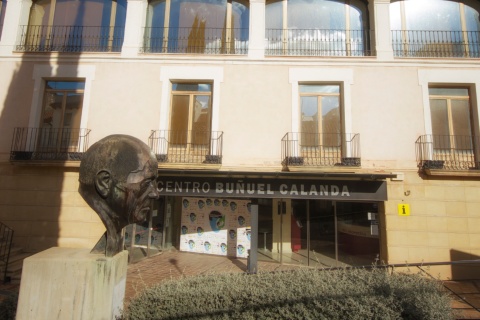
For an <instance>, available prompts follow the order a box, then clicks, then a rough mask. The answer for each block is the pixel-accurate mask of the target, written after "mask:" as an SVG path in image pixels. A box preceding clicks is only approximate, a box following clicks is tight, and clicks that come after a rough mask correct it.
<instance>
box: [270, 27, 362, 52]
mask: <svg viewBox="0 0 480 320" xmlns="http://www.w3.org/2000/svg"><path fill="white" fill-rule="evenodd" d="M265 37H266V44H265V55H273V56H283V55H287V56H335V57H337V56H340V57H351V56H370V55H371V50H370V31H368V30H330V29H267V30H266V34H265Z"/></svg>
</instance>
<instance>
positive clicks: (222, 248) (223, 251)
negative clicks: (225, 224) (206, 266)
mask: <svg viewBox="0 0 480 320" xmlns="http://www.w3.org/2000/svg"><path fill="white" fill-rule="evenodd" d="M220 250H222V253H225V252H227V244H226V243H222V244H221V245H220Z"/></svg>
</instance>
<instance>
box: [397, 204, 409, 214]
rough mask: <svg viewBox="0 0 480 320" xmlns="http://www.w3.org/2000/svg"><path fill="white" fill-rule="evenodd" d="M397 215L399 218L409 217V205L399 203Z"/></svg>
mask: <svg viewBox="0 0 480 320" xmlns="http://www.w3.org/2000/svg"><path fill="white" fill-rule="evenodd" d="M398 215H399V216H409V215H410V205H409V204H405V203H401V204H399V205H398Z"/></svg>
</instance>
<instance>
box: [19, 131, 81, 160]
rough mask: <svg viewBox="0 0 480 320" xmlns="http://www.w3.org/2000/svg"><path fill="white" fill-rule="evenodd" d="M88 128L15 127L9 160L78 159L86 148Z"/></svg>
mask: <svg viewBox="0 0 480 320" xmlns="http://www.w3.org/2000/svg"><path fill="white" fill-rule="evenodd" d="M89 133H90V129H71V128H15V129H14V133H13V139H12V149H11V151H10V160H11V161H25V160H62V161H66V160H71V161H80V160H81V158H82V156H83V153H84V152H85V151H86V150H87V149H88V138H89Z"/></svg>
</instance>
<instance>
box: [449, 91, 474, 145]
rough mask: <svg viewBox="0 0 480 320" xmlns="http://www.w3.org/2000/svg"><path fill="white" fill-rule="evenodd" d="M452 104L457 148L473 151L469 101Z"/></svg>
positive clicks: (456, 101) (457, 101)
mask: <svg viewBox="0 0 480 320" xmlns="http://www.w3.org/2000/svg"><path fill="white" fill-rule="evenodd" d="M451 104H452V127H453V134H454V135H455V148H456V149H462V150H465V149H467V150H469V149H472V138H471V135H472V130H471V127H470V119H471V118H470V106H469V102H468V101H467V100H452V101H451Z"/></svg>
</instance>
